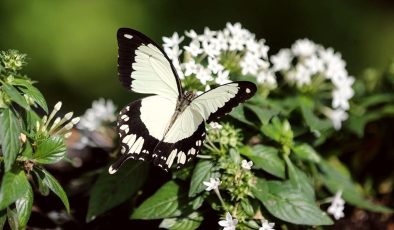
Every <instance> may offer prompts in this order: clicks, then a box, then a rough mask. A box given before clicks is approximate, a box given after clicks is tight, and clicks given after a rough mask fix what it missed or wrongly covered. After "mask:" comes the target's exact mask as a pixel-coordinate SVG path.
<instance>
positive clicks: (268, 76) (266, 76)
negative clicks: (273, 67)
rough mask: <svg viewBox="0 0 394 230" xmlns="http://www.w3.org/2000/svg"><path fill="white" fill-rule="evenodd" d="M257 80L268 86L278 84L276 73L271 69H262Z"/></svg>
mask: <svg viewBox="0 0 394 230" xmlns="http://www.w3.org/2000/svg"><path fill="white" fill-rule="evenodd" d="M257 82H258V83H260V84H266V85H267V86H276V79H275V75H274V74H273V73H272V72H271V71H269V70H268V71H260V72H259V73H258V74H257Z"/></svg>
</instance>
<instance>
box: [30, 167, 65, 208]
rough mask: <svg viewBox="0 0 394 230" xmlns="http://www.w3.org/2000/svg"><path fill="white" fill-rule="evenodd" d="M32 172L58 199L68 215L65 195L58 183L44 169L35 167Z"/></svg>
mask: <svg viewBox="0 0 394 230" xmlns="http://www.w3.org/2000/svg"><path fill="white" fill-rule="evenodd" d="M34 171H35V172H36V173H37V175H38V176H39V177H40V179H41V180H42V183H43V184H45V185H46V186H48V188H49V189H50V190H51V191H52V192H53V193H55V194H56V196H58V197H59V198H60V200H61V201H62V202H63V204H64V207H65V208H66V210H67V212H68V213H70V204H69V203H68V198H67V195H66V193H65V192H64V190H63V188H62V186H61V185H60V184H59V182H58V181H57V180H56V179H55V178H54V177H53V176H52V175H51V174H50V173H49V172H48V171H46V170H45V169H42V168H38V167H35V168H34Z"/></svg>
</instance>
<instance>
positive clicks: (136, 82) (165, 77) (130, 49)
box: [117, 28, 183, 97]
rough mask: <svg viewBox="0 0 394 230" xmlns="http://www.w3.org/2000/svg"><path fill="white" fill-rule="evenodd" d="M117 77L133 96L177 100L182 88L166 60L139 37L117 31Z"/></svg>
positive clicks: (126, 29)
mask: <svg viewBox="0 0 394 230" xmlns="http://www.w3.org/2000/svg"><path fill="white" fill-rule="evenodd" d="M117 38H118V46H119V51H118V54H119V56H118V73H119V79H120V81H121V82H122V84H123V85H124V86H125V87H126V88H128V89H130V90H132V91H134V92H136V93H144V94H157V95H162V96H170V97H178V96H179V95H182V94H183V92H182V87H181V84H180V81H179V78H178V76H177V73H176V71H175V68H174V67H173V65H172V64H171V61H170V59H169V58H168V57H167V55H166V54H165V53H164V52H163V50H162V49H161V48H160V47H159V46H158V45H156V43H155V42H153V41H152V40H151V39H149V38H148V37H147V36H145V35H143V34H142V33H140V32H138V31H136V30H132V29H128V28H121V29H119V30H118V34H117Z"/></svg>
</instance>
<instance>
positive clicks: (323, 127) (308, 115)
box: [301, 105, 332, 135]
mask: <svg viewBox="0 0 394 230" xmlns="http://www.w3.org/2000/svg"><path fill="white" fill-rule="evenodd" d="M301 113H302V116H303V117H304V120H305V123H306V125H307V126H308V127H309V129H310V131H311V132H312V133H315V134H318V135H321V134H322V133H324V132H326V131H327V130H328V129H330V128H331V127H332V123H331V122H330V121H329V120H322V119H320V118H318V117H317V116H316V115H315V114H314V113H313V111H312V109H311V108H310V107H307V106H305V105H302V106H301Z"/></svg>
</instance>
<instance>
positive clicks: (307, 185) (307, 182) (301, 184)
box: [284, 156, 315, 201]
mask: <svg viewBox="0 0 394 230" xmlns="http://www.w3.org/2000/svg"><path fill="white" fill-rule="evenodd" d="M284 158H285V161H286V165H287V168H288V173H289V179H290V183H291V184H292V185H293V187H294V188H296V189H298V190H299V191H300V192H301V193H303V194H304V195H305V197H306V198H308V199H309V200H311V201H315V190H314V187H313V185H312V181H311V179H310V178H309V177H308V176H307V175H306V174H305V173H304V172H303V171H301V169H299V168H298V167H296V166H294V165H293V163H292V162H291V161H290V159H289V157H288V156H285V157H284Z"/></svg>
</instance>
